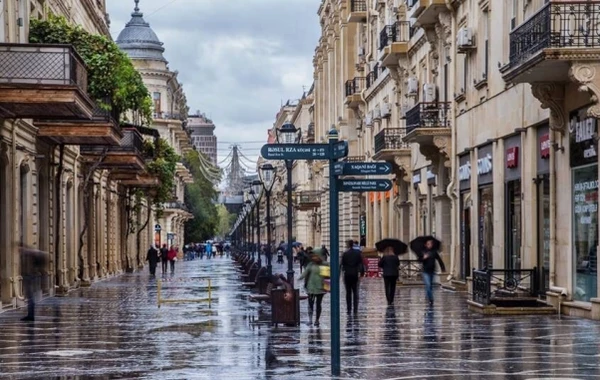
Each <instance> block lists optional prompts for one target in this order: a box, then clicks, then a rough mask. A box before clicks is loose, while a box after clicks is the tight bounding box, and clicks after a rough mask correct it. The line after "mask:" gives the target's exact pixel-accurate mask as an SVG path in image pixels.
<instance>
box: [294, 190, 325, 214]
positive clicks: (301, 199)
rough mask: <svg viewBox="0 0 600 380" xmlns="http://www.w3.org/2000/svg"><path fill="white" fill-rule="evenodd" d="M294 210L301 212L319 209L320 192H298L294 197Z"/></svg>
mask: <svg viewBox="0 0 600 380" xmlns="http://www.w3.org/2000/svg"><path fill="white" fill-rule="evenodd" d="M296 202H297V205H296V208H297V209H298V210H301V211H307V210H312V209H314V208H318V207H321V192H320V191H299V192H298V195H297V197H296Z"/></svg>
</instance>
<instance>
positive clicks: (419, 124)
mask: <svg viewBox="0 0 600 380" xmlns="http://www.w3.org/2000/svg"><path fill="white" fill-rule="evenodd" d="M449 113H450V103H449V102H432V103H426V102H421V103H418V104H417V105H416V106H414V107H413V108H411V109H410V110H409V111H407V112H406V136H404V141H406V142H408V143H418V144H419V148H420V151H421V153H423V154H424V155H425V156H426V158H427V159H428V160H430V161H434V160H435V159H436V158H437V157H438V156H439V154H443V155H445V156H446V159H448V158H449V157H450V153H451V148H452V144H450V140H451V138H452V133H451V130H450V115H449Z"/></svg>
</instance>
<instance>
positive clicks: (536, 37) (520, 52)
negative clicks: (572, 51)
mask: <svg viewBox="0 0 600 380" xmlns="http://www.w3.org/2000/svg"><path fill="white" fill-rule="evenodd" d="M546 48H600V1H598V0H589V1H571V0H570V1H568V2H567V1H562V0H561V1H557V0H550V2H549V3H547V4H546V5H544V6H543V7H542V8H541V9H540V10H539V11H538V12H537V13H536V14H534V15H533V16H532V17H530V18H529V20H527V21H525V22H524V23H523V24H521V25H520V26H519V27H517V28H516V29H515V30H513V31H512V32H511V33H510V56H509V57H510V58H509V59H510V63H509V66H510V67H514V66H517V65H520V64H522V63H523V62H525V61H527V60H528V59H529V58H531V57H532V56H533V55H535V54H536V53H538V52H540V51H542V50H543V49H546Z"/></svg>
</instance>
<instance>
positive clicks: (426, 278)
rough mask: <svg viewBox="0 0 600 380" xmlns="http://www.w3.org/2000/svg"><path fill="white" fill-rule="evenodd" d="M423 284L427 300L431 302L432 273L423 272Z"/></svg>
mask: <svg viewBox="0 0 600 380" xmlns="http://www.w3.org/2000/svg"><path fill="white" fill-rule="evenodd" d="M423 284H425V294H426V296H427V300H428V301H429V302H433V273H427V272H423Z"/></svg>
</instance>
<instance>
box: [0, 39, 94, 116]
mask: <svg viewBox="0 0 600 380" xmlns="http://www.w3.org/2000/svg"><path fill="white" fill-rule="evenodd" d="M93 109H94V102H93V101H92V100H91V99H90V98H89V97H88V96H87V69H86V68H85V65H84V64H83V61H82V60H81V58H80V57H79V56H78V55H77V53H75V51H74V50H73V48H71V47H70V46H67V45H38V44H0V117H9V118H25V119H27V118H31V119H75V120H81V119H90V118H91V117H92V112H93Z"/></svg>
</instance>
